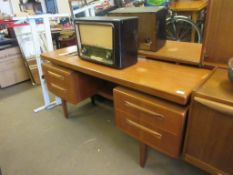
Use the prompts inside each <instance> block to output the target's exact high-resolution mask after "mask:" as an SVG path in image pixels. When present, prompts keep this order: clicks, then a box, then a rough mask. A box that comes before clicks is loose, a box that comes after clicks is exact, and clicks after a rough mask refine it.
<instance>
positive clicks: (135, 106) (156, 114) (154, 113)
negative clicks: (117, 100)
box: [125, 101, 164, 120]
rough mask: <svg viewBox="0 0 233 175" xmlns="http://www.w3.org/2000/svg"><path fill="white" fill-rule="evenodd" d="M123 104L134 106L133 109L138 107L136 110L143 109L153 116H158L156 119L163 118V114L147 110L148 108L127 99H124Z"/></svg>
mask: <svg viewBox="0 0 233 175" xmlns="http://www.w3.org/2000/svg"><path fill="white" fill-rule="evenodd" d="M125 105H126V106H128V107H131V108H134V109H138V110H140V111H143V112H145V113H147V114H150V115H153V116H154V117H156V118H158V119H160V120H163V119H164V116H163V115H162V114H158V113H156V112H154V111H151V110H148V109H146V108H143V107H141V106H138V105H135V104H133V103H130V102H128V101H125Z"/></svg>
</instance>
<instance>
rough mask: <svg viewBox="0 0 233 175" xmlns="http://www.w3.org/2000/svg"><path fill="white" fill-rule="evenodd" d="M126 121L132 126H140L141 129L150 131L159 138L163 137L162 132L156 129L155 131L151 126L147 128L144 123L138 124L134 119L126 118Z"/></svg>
mask: <svg viewBox="0 0 233 175" xmlns="http://www.w3.org/2000/svg"><path fill="white" fill-rule="evenodd" d="M126 122H127V123H128V124H129V125H131V126H134V127H136V128H139V129H141V130H143V131H146V132H149V133H150V134H152V135H154V136H155V137H156V138H157V139H161V138H162V134H160V133H158V132H155V131H153V130H151V129H149V128H146V127H145V126H142V125H140V124H138V123H136V122H134V121H132V120H129V119H126Z"/></svg>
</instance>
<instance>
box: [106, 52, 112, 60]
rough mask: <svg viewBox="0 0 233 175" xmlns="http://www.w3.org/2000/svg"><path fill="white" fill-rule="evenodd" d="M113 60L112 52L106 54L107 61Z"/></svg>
mask: <svg viewBox="0 0 233 175" xmlns="http://www.w3.org/2000/svg"><path fill="white" fill-rule="evenodd" d="M111 58H112V54H111V52H107V53H106V59H107V60H110V59H111Z"/></svg>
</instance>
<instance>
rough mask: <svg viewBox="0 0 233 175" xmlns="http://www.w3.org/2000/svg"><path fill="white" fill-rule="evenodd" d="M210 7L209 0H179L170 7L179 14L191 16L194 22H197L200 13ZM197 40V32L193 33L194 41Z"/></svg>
mask: <svg viewBox="0 0 233 175" xmlns="http://www.w3.org/2000/svg"><path fill="white" fill-rule="evenodd" d="M207 6H208V0H178V1H175V2H173V3H172V4H171V5H170V9H171V10H172V11H175V12H177V13H182V14H188V15H191V17H192V21H193V22H194V23H196V22H197V20H198V17H199V14H200V11H201V10H203V9H205V8H206V7H207ZM194 39H195V31H194V30H193V32H192V41H194Z"/></svg>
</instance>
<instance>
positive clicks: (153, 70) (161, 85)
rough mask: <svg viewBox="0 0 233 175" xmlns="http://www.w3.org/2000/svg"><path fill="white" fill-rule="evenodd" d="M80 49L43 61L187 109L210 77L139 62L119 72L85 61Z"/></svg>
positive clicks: (178, 67) (202, 72)
mask: <svg viewBox="0 0 233 175" xmlns="http://www.w3.org/2000/svg"><path fill="white" fill-rule="evenodd" d="M76 51H77V47H76V46H72V47H68V48H65V49H60V50H56V51H52V52H48V53H44V54H42V58H43V59H46V60H49V61H51V62H52V63H55V64H58V65H60V66H64V67H67V68H70V69H72V70H76V71H79V72H83V73H85V74H88V75H91V76H94V77H98V78H101V79H104V80H107V81H110V82H114V83H116V84H118V85H122V86H125V87H129V88H132V89H135V90H138V91H141V92H144V93H147V94H150V95H153V96H157V97H160V98H163V99H166V100H169V101H172V102H175V103H178V104H181V105H186V104H187V102H188V100H189V97H190V95H191V92H192V91H193V90H194V89H196V88H197V87H199V86H200V84H201V83H202V82H203V81H204V80H205V79H206V78H207V77H208V75H209V74H210V72H211V71H210V70H207V69H201V68H194V67H188V66H181V65H175V64H172V63H165V62H161V61H154V60H148V59H139V60H138V62H137V64H135V65H133V66H130V67H128V68H125V69H122V70H118V69H113V68H110V67H107V66H103V65H98V64H94V63H90V62H88V61H84V60H82V59H80V58H79V57H78V56H77V55H69V54H70V53H74V52H76Z"/></svg>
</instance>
